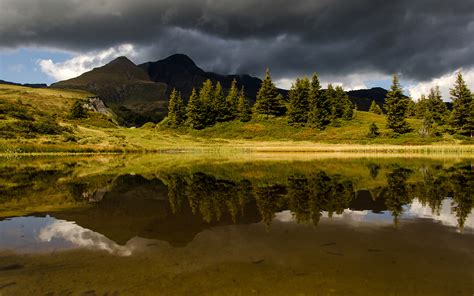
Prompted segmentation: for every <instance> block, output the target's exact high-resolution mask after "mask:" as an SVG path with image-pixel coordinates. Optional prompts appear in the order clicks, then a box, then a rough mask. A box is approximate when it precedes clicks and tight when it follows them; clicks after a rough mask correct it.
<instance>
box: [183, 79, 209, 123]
mask: <svg viewBox="0 0 474 296" xmlns="http://www.w3.org/2000/svg"><path fill="white" fill-rule="evenodd" d="M204 116H205V106H204V104H203V102H202V101H201V99H200V98H199V97H198V95H197V93H196V89H194V88H193V91H192V92H191V96H190V97H189V101H188V106H187V116H186V117H187V123H188V124H189V125H190V126H191V127H192V128H194V129H203V128H205V127H206V119H205V117H204Z"/></svg>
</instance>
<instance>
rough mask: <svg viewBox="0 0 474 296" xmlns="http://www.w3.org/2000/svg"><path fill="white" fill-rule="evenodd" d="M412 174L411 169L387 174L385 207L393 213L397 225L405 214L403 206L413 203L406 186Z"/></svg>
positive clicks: (401, 169) (397, 169)
mask: <svg viewBox="0 0 474 296" xmlns="http://www.w3.org/2000/svg"><path fill="white" fill-rule="evenodd" d="M411 172H412V171H411V170H409V169H405V168H395V169H394V170H393V171H392V172H391V173H388V174H387V190H386V192H385V199H386V200H385V205H386V206H387V208H388V210H389V211H391V212H392V216H393V219H394V222H395V224H397V223H398V218H399V217H400V215H401V214H402V212H403V206H404V205H407V204H409V203H410V202H411V201H412V199H411V198H410V196H409V189H408V186H407V184H406V181H407V180H408V177H409V176H410V174H411Z"/></svg>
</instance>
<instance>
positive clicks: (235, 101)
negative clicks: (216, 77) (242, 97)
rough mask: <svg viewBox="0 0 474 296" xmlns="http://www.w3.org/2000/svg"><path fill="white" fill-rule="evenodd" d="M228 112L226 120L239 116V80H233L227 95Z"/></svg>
mask: <svg viewBox="0 0 474 296" xmlns="http://www.w3.org/2000/svg"><path fill="white" fill-rule="evenodd" d="M226 104H227V114H226V118H225V120H226V121H227V120H233V119H235V118H237V117H238V116H239V113H238V110H237V109H238V106H239V89H238V88H237V80H235V79H234V80H232V84H231V86H230V89H229V93H228V94H227V97H226Z"/></svg>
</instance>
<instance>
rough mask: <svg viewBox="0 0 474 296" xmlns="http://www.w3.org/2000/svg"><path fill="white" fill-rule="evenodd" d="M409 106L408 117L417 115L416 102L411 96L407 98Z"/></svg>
mask: <svg viewBox="0 0 474 296" xmlns="http://www.w3.org/2000/svg"><path fill="white" fill-rule="evenodd" d="M407 102H408V107H407V112H406V114H407V117H415V116H416V103H415V101H413V100H412V99H411V98H408V99H407Z"/></svg>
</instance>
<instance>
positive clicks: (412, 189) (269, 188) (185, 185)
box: [166, 166, 474, 227]
mask: <svg viewBox="0 0 474 296" xmlns="http://www.w3.org/2000/svg"><path fill="white" fill-rule="evenodd" d="M378 167H379V168H380V166H378ZM379 168H377V170H378V169H379ZM420 172H421V173H422V175H423V181H422V182H417V183H415V182H412V183H411V184H408V183H407V180H408V178H409V177H410V175H411V174H412V173H413V171H412V170H410V169H407V168H403V167H398V166H395V167H393V168H392V170H391V172H389V173H387V175H386V177H387V185H386V186H379V187H377V188H373V189H371V193H372V196H373V198H374V199H379V198H383V199H384V202H385V205H386V207H387V209H388V210H389V211H390V212H391V213H392V215H393V217H394V222H395V223H398V219H399V217H400V216H401V215H402V213H403V206H405V205H408V204H409V203H411V202H412V200H413V198H414V197H417V198H418V199H419V200H420V202H421V203H422V204H423V205H428V206H430V208H431V209H432V211H433V213H437V214H439V212H440V208H441V206H442V201H443V200H444V199H445V198H447V197H449V196H452V197H453V203H454V207H453V210H454V212H455V214H456V216H457V217H458V222H459V226H460V227H462V226H463V225H464V221H465V220H466V217H467V216H468V215H469V213H470V212H471V210H472V207H473V196H474V194H473V188H474V184H473V183H474V181H473V179H474V177H473V173H472V170H471V169H470V167H469V166H462V167H456V168H451V169H443V168H442V167H440V166H425V167H422V168H421V169H420ZM166 180H167V183H168V197H169V202H170V207H171V209H172V211H173V213H176V212H178V211H179V210H180V209H181V207H182V203H183V202H184V201H186V200H187V202H188V203H189V206H190V208H191V210H192V211H193V213H195V214H197V213H199V214H200V215H201V216H202V217H203V219H204V221H206V222H208V223H209V222H212V221H218V220H219V219H221V217H222V215H224V214H228V215H230V216H231V217H232V220H233V221H234V223H235V222H236V221H237V218H238V217H239V216H243V214H244V212H243V211H244V208H245V206H246V205H248V204H252V203H253V202H255V204H256V206H257V209H258V211H259V213H260V215H261V218H262V221H263V222H264V223H266V224H270V223H271V221H272V220H273V219H274V217H275V213H276V212H280V211H283V210H285V209H288V210H290V211H291V213H292V214H293V216H294V218H295V219H296V221H297V222H299V223H308V222H313V223H314V224H315V225H316V224H317V223H318V222H319V220H320V218H321V215H322V212H324V211H326V212H328V215H329V217H332V216H333V214H334V213H336V214H342V213H343V211H344V210H345V209H347V208H349V207H350V203H351V201H352V200H353V199H354V197H355V195H356V194H355V191H354V186H353V183H352V182H351V181H350V180H348V179H347V178H345V177H343V176H340V175H328V174H327V173H325V172H323V171H319V172H316V173H313V174H310V175H305V174H301V173H299V174H294V175H291V176H290V177H288V179H287V185H286V186H285V185H283V184H278V183H270V182H266V183H257V182H255V183H252V182H251V181H249V180H246V179H243V180H240V181H230V180H222V179H217V178H215V177H214V176H212V175H208V174H205V173H194V174H192V175H191V176H184V175H179V174H170V175H168V176H167V177H166Z"/></svg>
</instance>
